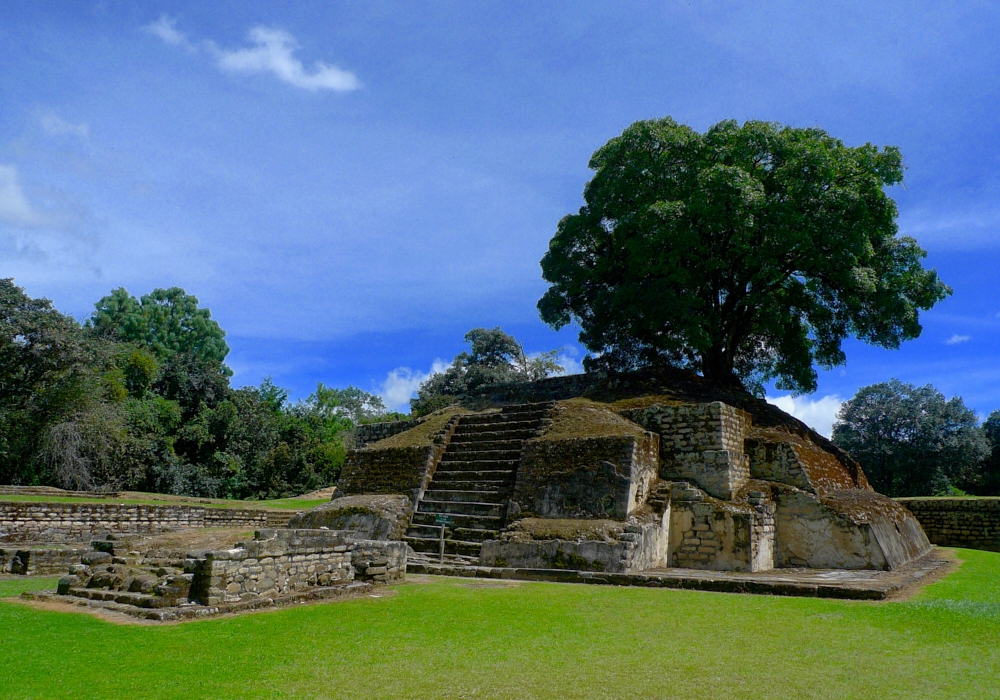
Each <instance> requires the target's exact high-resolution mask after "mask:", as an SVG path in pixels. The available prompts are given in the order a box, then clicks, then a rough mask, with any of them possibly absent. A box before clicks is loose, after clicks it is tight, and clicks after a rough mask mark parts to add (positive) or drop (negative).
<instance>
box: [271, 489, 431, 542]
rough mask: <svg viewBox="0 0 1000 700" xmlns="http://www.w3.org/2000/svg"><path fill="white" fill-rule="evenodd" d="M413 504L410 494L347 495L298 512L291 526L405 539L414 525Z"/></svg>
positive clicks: (388, 538)
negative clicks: (412, 522)
mask: <svg viewBox="0 0 1000 700" xmlns="http://www.w3.org/2000/svg"><path fill="white" fill-rule="evenodd" d="M412 516H413V506H412V504H411V503H410V499H409V497H408V496H399V495H392V496H385V495H375V496H369V495H366V496H344V497H342V498H335V499H334V500H332V501H330V502H329V503H324V504H323V505H320V506H316V507H315V508H311V509H309V510H306V511H303V512H301V513H296V514H295V515H294V516H293V517H292V519H291V520H289V521H288V527H289V528H291V529H312V530H318V529H319V528H325V529H327V530H347V531H350V532H351V534H352V535H353V536H354V537H356V538H358V539H363V540H401V539H403V535H405V534H406V529H407V528H408V527H409V526H410V518H411V517H412Z"/></svg>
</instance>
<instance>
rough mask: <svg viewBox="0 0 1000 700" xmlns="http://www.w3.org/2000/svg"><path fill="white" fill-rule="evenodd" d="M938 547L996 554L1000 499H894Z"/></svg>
mask: <svg viewBox="0 0 1000 700" xmlns="http://www.w3.org/2000/svg"><path fill="white" fill-rule="evenodd" d="M896 501H897V502H898V503H900V504H902V505H903V506H904V507H906V508H907V509H908V510H909V511H910V512H911V513H913V515H914V516H915V517H916V518H917V520H919V521H920V524H921V525H922V526H923V528H924V532H926V533H927V538H928V539H929V540H930V541H931V542H932V543H933V544H936V545H940V546H942V547H966V548H968V549H984V550H988V551H991V552H1000V498H897V499H896Z"/></svg>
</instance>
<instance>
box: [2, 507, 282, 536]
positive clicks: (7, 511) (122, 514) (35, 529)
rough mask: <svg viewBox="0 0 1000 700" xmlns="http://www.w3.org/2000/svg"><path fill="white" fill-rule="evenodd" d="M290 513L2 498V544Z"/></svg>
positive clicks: (272, 522) (263, 522)
mask: <svg viewBox="0 0 1000 700" xmlns="http://www.w3.org/2000/svg"><path fill="white" fill-rule="evenodd" d="M292 515H294V513H293V512H292V511H268V510H263V509H252V508H201V507H198V506H159V505H126V504H118V503H33V502H20V501H6V502H5V501H0V542H29V541H30V542H86V541H87V540H89V539H91V538H92V537H96V536H102V535H107V534H123V533H147V534H148V533H158V532H173V531H176V530H191V529H201V528H209V527H211V528H217V527H241V528H247V529H255V528H267V527H282V526H284V525H285V524H287V522H288V519H289V518H291V517H292Z"/></svg>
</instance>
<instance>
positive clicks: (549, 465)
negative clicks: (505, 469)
mask: <svg viewBox="0 0 1000 700" xmlns="http://www.w3.org/2000/svg"><path fill="white" fill-rule="evenodd" d="M658 451H659V440H658V438H657V436H656V435H655V434H653V433H645V434H644V435H643V436H642V437H641V438H636V437H635V436H632V435H622V436H619V435H615V436H605V437H588V438H569V439H565V440H529V441H528V442H526V443H525V444H524V448H523V449H522V452H521V464H520V466H519V467H518V471H517V478H516V481H515V484H514V492H513V496H512V497H511V511H512V513H511V514H512V515H516V514H518V513H522V514H523V513H528V514H533V515H537V516H540V517H543V518H588V517H589V518H610V519H612V520H624V519H625V518H626V516H628V514H629V513H630V512H632V511H633V510H635V508H637V507H638V506H640V505H642V503H643V502H644V501H645V497H646V493H647V491H648V489H649V486H650V484H651V483H652V482H653V480H654V479H655V478H656V468H657V467H656V464H657V453H658Z"/></svg>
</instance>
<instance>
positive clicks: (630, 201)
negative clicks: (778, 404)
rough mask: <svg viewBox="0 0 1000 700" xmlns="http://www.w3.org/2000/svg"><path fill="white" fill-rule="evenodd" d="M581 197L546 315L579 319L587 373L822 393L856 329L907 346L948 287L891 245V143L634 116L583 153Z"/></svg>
mask: <svg viewBox="0 0 1000 700" xmlns="http://www.w3.org/2000/svg"><path fill="white" fill-rule="evenodd" d="M590 168H591V169H592V170H594V171H595V175H594V177H593V178H592V179H591V180H590V182H588V183H587V185H586V187H585V189H584V200H585V204H584V206H583V207H581V208H580V210H579V211H578V212H577V213H576V214H570V215H568V216H566V217H564V218H563V219H562V220H561V221H560V222H559V226H558V229H557V231H556V234H555V236H554V237H553V238H552V241H551V242H550V244H549V250H548V252H547V253H546V254H545V256H544V257H543V258H542V261H541V266H542V276H543V277H544V278H545V280H546V281H547V282H549V283H550V284H551V286H550V288H549V289H548V291H546V293H545V294H544V296H543V297H542V298H541V300H540V301H539V302H538V308H539V311H540V313H541V317H542V319H543V320H544V321H545V322H546V323H548V324H549V325H551V326H553V327H555V328H560V327H562V326H564V325H566V324H568V323H570V322H572V321H575V322H577V323H578V324H579V325H580V327H581V333H580V341H581V342H582V343H583V344H584V346H586V348H587V349H588V350H589V351H590V352H591V353H592V355H591V356H590V357H588V358H587V360H586V361H585V364H586V366H587V367H588V369H594V368H605V369H610V370H625V369H633V368H636V367H639V366H643V365H649V364H658V363H662V364H669V365H673V366H686V367H691V368H693V369H696V370H698V371H700V372H701V373H702V374H703V375H704V376H705V377H706V378H708V379H710V380H712V381H715V382H717V383H721V384H736V385H740V386H746V387H747V388H750V389H751V390H754V391H757V392H758V393H759V392H760V391H761V387H762V384H763V382H764V381H767V380H770V379H777V380H778V382H777V383H778V387H779V388H782V389H790V390H793V391H796V392H808V391H812V390H814V389H815V387H816V370H815V367H814V364H818V365H819V366H821V367H824V368H829V367H832V366H835V365H838V364H843V363H844V361H845V355H844V352H843V349H842V341H843V340H844V339H845V338H847V337H849V336H851V335H854V336H856V337H858V338H860V339H861V340H864V341H866V342H868V343H872V344H875V345H880V346H883V347H888V348H895V347H897V346H898V345H899V344H900V343H901V342H902V341H904V340H909V339H912V338H916V337H917V336H918V335H919V334H920V332H921V326H920V323H919V319H918V315H919V314H918V312H919V311H920V310H926V309H929V308H930V307H931V306H933V305H934V304H935V303H937V302H938V301H940V300H941V299H943V298H944V297H945V296H946V295H947V294H949V293H950V291H951V290H950V289H949V288H948V287H947V286H946V285H944V284H943V283H942V282H941V281H940V279H939V278H938V276H937V274H936V273H935V272H934V271H933V270H925V269H924V268H923V266H922V264H921V260H922V259H923V258H924V257H925V253H924V251H923V250H922V249H921V248H920V247H919V246H918V245H917V243H916V241H914V240H913V239H912V238H908V237H900V236H897V226H896V216H897V209H896V205H895V202H894V201H893V200H892V199H891V198H890V197H889V196H888V195H887V194H886V192H885V188H886V187H888V186H891V185H896V184H899V183H900V182H901V181H902V178H903V164H902V156H901V154H900V152H899V150H898V149H897V148H895V147H885V148H877V147H876V146H873V145H871V144H864V145H862V146H858V147H848V146H845V145H844V144H843V143H842V142H841V141H839V140H837V139H835V138H833V137H831V136H830V135H829V134H827V133H826V132H825V131H823V130H821V129H815V128H810V129H800V128H792V127H788V126H782V125H780V124H774V123H769V122H758V121H748V122H746V123H744V124H742V125H740V124H738V123H737V122H735V121H723V122H719V123H718V124H716V125H714V126H712V127H711V128H709V129H708V130H707V131H706V132H705V133H698V132H697V131H695V130H693V129H691V128H690V127H688V126H684V125H682V124H678V123H677V122H675V121H674V120H673V119H670V118H665V119H658V120H651V121H640V122H636V123H634V124H632V125H631V126H629V127H628V128H627V129H626V130H625V131H624V132H623V133H622V135H621V136H619V137H617V138H614V139H612V140H610V141H609V142H608V143H607V144H606V145H604V146H603V147H602V148H600V149H599V150H598V151H597V152H595V153H594V155H593V157H592V158H591V160H590Z"/></svg>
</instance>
